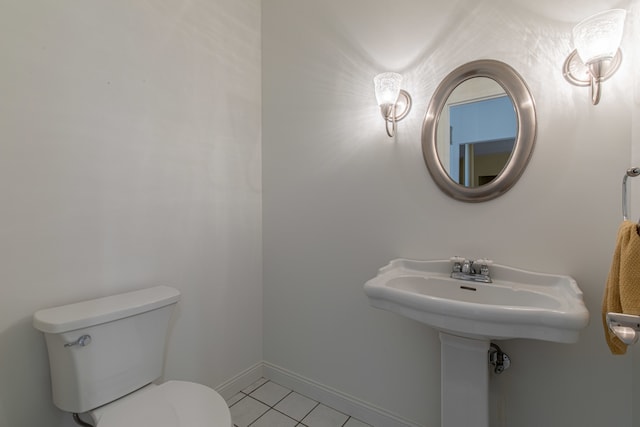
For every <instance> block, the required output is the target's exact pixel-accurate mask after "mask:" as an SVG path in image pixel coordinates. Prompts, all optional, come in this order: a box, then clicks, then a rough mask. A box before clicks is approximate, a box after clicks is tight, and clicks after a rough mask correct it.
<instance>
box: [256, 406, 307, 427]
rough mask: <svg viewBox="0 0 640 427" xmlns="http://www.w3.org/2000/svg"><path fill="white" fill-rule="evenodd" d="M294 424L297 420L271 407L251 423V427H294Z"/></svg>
mask: <svg viewBox="0 0 640 427" xmlns="http://www.w3.org/2000/svg"><path fill="white" fill-rule="evenodd" d="M296 425H298V422H297V421H295V420H292V419H291V418H289V417H287V416H286V415H282V414H281V413H280V412H278V411H274V410H273V409H271V410H270V411H269V412H267V413H266V414H264V415H263V416H261V417H260V418H258V421H256V422H255V423H253V424H251V427H295V426H296Z"/></svg>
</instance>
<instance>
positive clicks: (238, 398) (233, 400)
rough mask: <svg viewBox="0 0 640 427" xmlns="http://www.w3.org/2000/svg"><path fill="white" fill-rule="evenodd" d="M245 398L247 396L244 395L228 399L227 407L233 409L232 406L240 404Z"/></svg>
mask: <svg viewBox="0 0 640 427" xmlns="http://www.w3.org/2000/svg"><path fill="white" fill-rule="evenodd" d="M245 396H246V394H244V393H238V394H234V395H233V396H231V397H230V398H228V399H227V406H229V407H231V406H233V405H235V404H236V403H238V402H239V401H240V400H241V399H242V398H244V397H245Z"/></svg>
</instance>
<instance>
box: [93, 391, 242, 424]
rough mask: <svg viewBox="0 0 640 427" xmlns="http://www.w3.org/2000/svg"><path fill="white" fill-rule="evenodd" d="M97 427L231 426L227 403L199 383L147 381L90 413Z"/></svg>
mask: <svg viewBox="0 0 640 427" xmlns="http://www.w3.org/2000/svg"><path fill="white" fill-rule="evenodd" d="M90 415H91V417H92V418H93V420H94V422H95V423H96V427H231V426H232V424H231V414H230V412H229V407H228V406H227V404H226V402H225V401H224V399H223V398H222V396H220V395H219V394H218V393H217V392H216V391H214V390H213V389H211V388H209V387H207V386H204V385H202V384H197V383H192V382H187V381H167V382H165V383H163V384H160V385H155V384H150V385H148V386H146V387H144V388H142V389H140V390H138V391H136V392H133V393H132V394H130V395H128V396H126V397H125V398H122V399H119V400H117V401H115V402H111V403H109V404H107V405H104V406H101V407H100V408H97V409H94V410H93V411H91V412H90Z"/></svg>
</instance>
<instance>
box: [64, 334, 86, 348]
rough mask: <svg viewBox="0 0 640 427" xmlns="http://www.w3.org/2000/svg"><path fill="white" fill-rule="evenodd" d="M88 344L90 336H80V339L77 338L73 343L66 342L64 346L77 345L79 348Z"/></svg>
mask: <svg viewBox="0 0 640 427" xmlns="http://www.w3.org/2000/svg"><path fill="white" fill-rule="evenodd" d="M89 344H91V335H82V336H81V337H80V338H78V339H77V340H75V341H74V342H68V343H66V344H65V345H64V346H65V347H73V346H74V345H79V346H80V347H86V346H88V345H89Z"/></svg>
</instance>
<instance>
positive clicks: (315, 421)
mask: <svg viewBox="0 0 640 427" xmlns="http://www.w3.org/2000/svg"><path fill="white" fill-rule="evenodd" d="M347 418H349V417H348V416H347V415H345V414H343V413H341V412H338V411H336V410H335V409H331V408H329V407H328V406H324V405H318V406H316V408H315V409H314V410H313V411H311V413H310V414H309V415H307V416H306V417H304V419H303V420H302V423H303V424H305V425H307V426H309V427H342V425H343V424H344V422H345V421H347Z"/></svg>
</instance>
